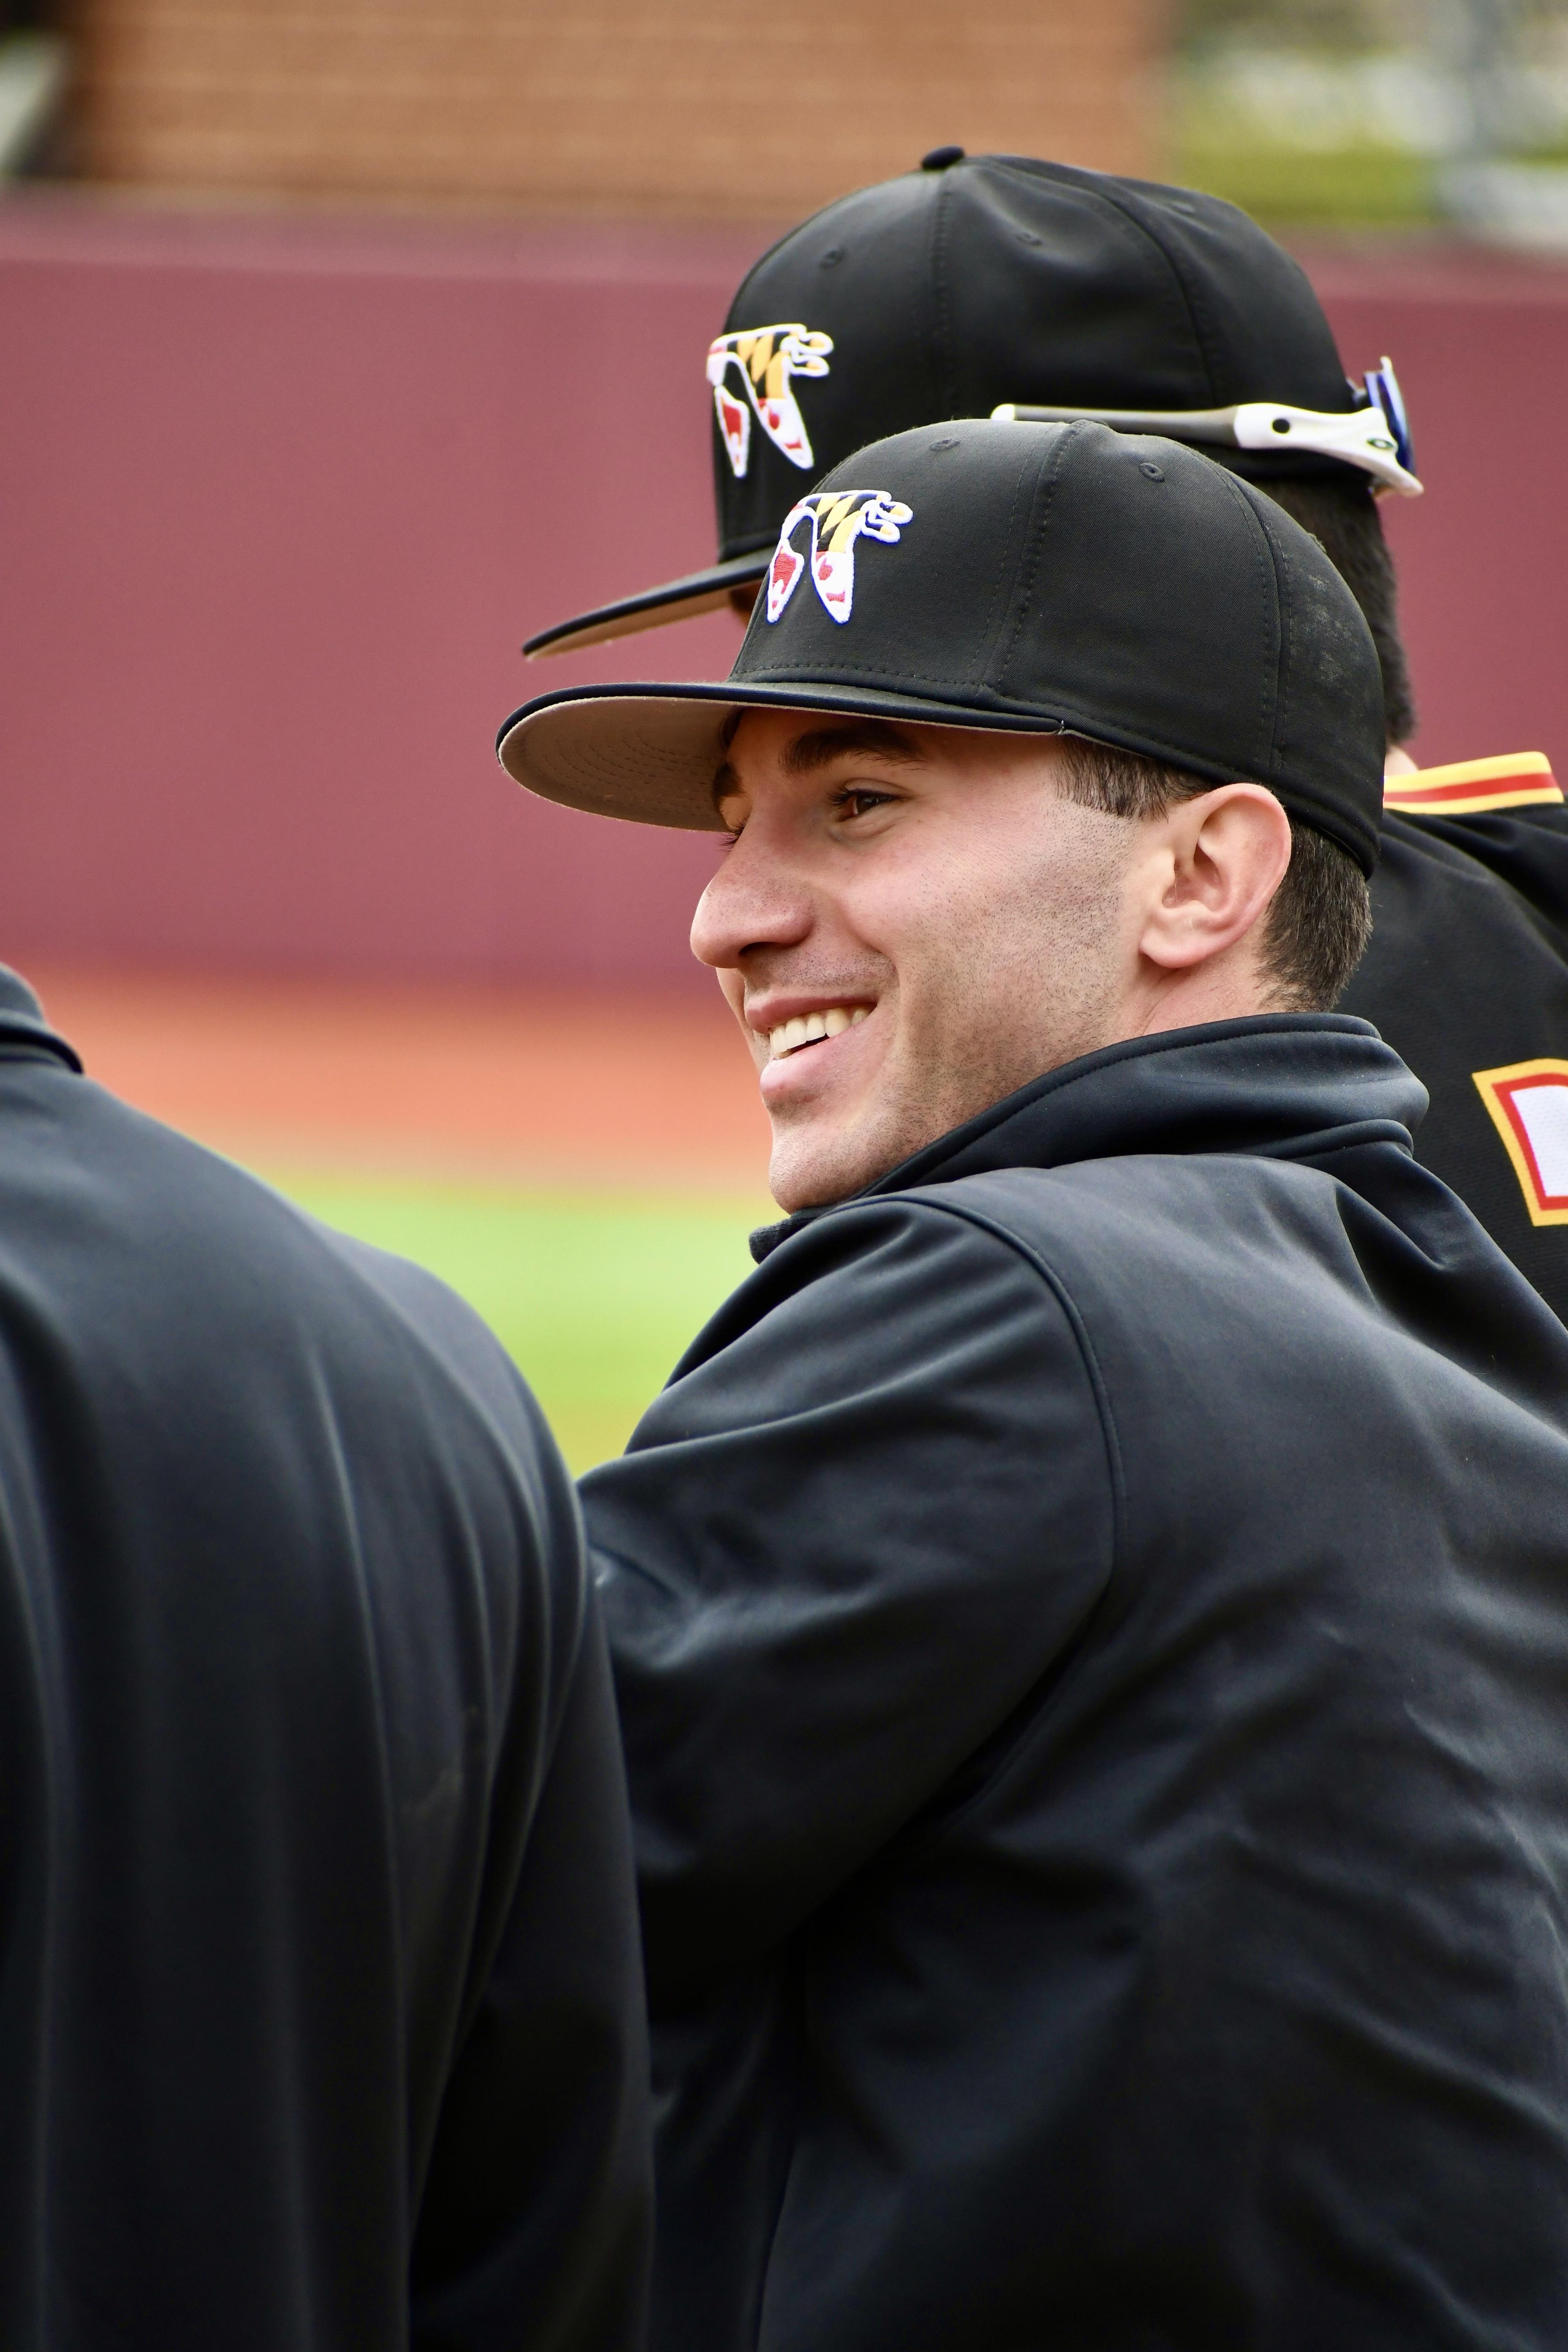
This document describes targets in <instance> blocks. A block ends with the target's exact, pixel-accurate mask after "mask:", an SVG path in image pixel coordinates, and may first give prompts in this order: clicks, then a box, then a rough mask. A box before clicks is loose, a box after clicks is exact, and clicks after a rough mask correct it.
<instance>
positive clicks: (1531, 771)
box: [1383, 751, 1563, 816]
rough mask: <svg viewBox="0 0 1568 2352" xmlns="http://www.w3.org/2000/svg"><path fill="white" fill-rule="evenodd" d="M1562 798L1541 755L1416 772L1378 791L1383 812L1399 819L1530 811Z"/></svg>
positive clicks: (1459, 763)
mask: <svg viewBox="0 0 1568 2352" xmlns="http://www.w3.org/2000/svg"><path fill="white" fill-rule="evenodd" d="M1562 798H1563V788H1562V786H1561V785H1560V784H1559V783H1558V782H1557V779H1556V777H1555V776H1554V775H1553V774H1552V763H1551V761H1549V760H1548V759H1547V757H1546V754H1545V752H1544V751H1514V752H1511V753H1510V755H1509V756H1508V757H1507V758H1505V759H1500V760H1458V761H1455V762H1454V763H1453V765H1452V766H1451V767H1447V768H1417V769H1416V770H1415V772H1414V773H1413V774H1410V775H1405V776H1387V777H1385V778H1384V785H1383V805H1384V808H1385V809H1397V810H1398V811H1399V813H1400V814H1401V815H1403V816H1484V815H1485V814H1487V813H1488V812H1489V810H1492V809H1511V808H1531V807H1534V806H1537V805H1538V804H1540V803H1542V802H1546V801H1556V802H1561V800H1562Z"/></svg>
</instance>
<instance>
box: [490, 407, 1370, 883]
mask: <svg viewBox="0 0 1568 2352" xmlns="http://www.w3.org/2000/svg"><path fill="white" fill-rule="evenodd" d="M757 708H763V709H796V710H820V711H828V712H834V713H844V714H848V715H853V716H855V717H858V718H878V719H893V720H902V721H906V722H910V721H912V722H915V723H926V724H937V725H942V726H948V727H964V728H981V729H998V730H1006V731H1008V732H1012V733H1026V734H1043V733H1057V734H1073V735H1078V736H1084V737H1088V738H1089V739H1090V740H1094V741H1099V742H1103V743H1110V744H1117V745H1120V746H1121V748H1122V749H1124V750H1126V751H1138V752H1142V753H1143V754H1145V755H1146V756H1147V757H1149V758H1152V759H1155V760H1159V761H1163V762H1165V763H1167V764H1169V765H1171V766H1173V767H1178V768H1182V769H1184V770H1186V771H1188V772H1191V773H1193V774H1194V775H1198V776H1203V777H1206V778H1208V779H1210V780H1212V781H1213V782H1215V783H1228V782H1237V781H1248V782H1255V783H1259V784H1264V785H1267V786H1268V789H1269V790H1270V791H1271V792H1273V793H1276V794H1277V795H1278V797H1279V800H1280V801H1281V802H1282V803H1283V804H1284V806H1285V807H1286V808H1287V809H1288V810H1289V812H1290V814H1292V815H1295V816H1299V817H1301V818H1303V819H1304V820H1305V821H1306V822H1307V823H1308V824H1312V825H1315V826H1316V827H1317V828H1318V829H1319V830H1320V831H1321V832H1322V833H1325V834H1327V835H1329V836H1330V837H1331V839H1333V840H1335V841H1337V842H1340V843H1341V844H1342V845H1343V846H1344V847H1345V848H1346V849H1348V850H1349V851H1350V853H1351V855H1352V856H1353V857H1354V858H1355V860H1356V862H1357V863H1358V865H1360V866H1362V868H1363V871H1364V872H1366V873H1369V874H1370V872H1371V871H1372V868H1373V865H1374V864H1375V862H1376V858H1377V850H1378V827H1379V821H1380V818H1381V814H1382V808H1383V751H1384V719H1383V680H1382V674H1381V671H1380V669H1379V667H1378V658H1377V653H1376V650H1375V648H1374V646H1373V641H1372V637H1371V635H1370V634H1369V632H1368V629H1367V625H1366V623H1365V622H1364V620H1363V618H1362V615H1361V612H1360V609H1359V607H1358V606H1357V604H1356V602H1355V599H1354V598H1353V597H1352V594H1351V592H1350V590H1349V589H1348V588H1347V587H1346V586H1345V584H1344V583H1343V581H1342V579H1341V578H1340V576H1339V573H1338V572H1336V571H1335V570H1334V568H1333V566H1332V565H1331V563H1330V562H1329V560H1328V557H1327V556H1326V555H1325V554H1324V553H1323V551H1322V549H1321V547H1320V546H1319V544H1318V542H1317V541H1316V540H1315V539H1312V538H1311V537H1310V536H1309V534H1308V533H1307V532H1306V531H1304V530H1301V529H1300V527H1299V525H1297V524H1296V523H1294V522H1292V521H1291V520H1290V518H1289V515H1287V514H1286V513H1285V512H1284V510H1283V509H1281V508H1279V507H1277V506H1276V505H1275V504H1274V502H1273V500H1272V499H1269V498H1268V497H1266V496H1265V495H1264V494H1263V493H1262V492H1261V491H1259V490H1258V489H1257V488H1254V487H1253V486H1252V485H1251V484H1250V483H1248V482H1247V481H1244V480H1242V479H1241V478H1239V477H1238V476H1237V475H1235V474H1233V473H1231V472H1229V471H1227V470H1226V469H1225V468H1224V467H1219V466H1215V465H1213V464H1212V463H1211V462H1210V461H1209V460H1208V459H1207V458H1206V457H1199V456H1198V455H1197V454H1196V453H1195V452H1194V450H1191V449H1188V448H1184V447H1182V446H1179V445H1178V444H1176V443H1174V442H1172V441H1164V440H1157V439H1154V438H1152V437H1151V436H1138V435H1131V434H1122V433H1119V432H1113V431H1111V430H1110V429H1109V428H1108V427H1106V426H1105V425H1092V424H1073V425H1018V424H1003V423H994V422H992V421H990V420H989V419H977V420H975V421H973V422H971V423H965V424H957V425H951V426H949V427H947V428H945V429H933V428H932V427H931V425H923V426H921V427H920V428H919V429H918V430H916V431H914V432H909V433H900V434H897V435H895V436H893V437H892V438H891V439H890V440H886V441H878V442H875V443H873V445H872V446H870V447H869V448H868V449H861V450H858V451H857V452H856V454H855V455H854V456H853V457H850V458H849V459H848V460H847V462H846V463H845V464H843V465H841V466H837V467H834V468H833V469H832V471H831V472H830V473H829V474H828V475H827V477H826V479H825V480H824V481H823V482H822V483H820V484H819V485H818V486H817V488H816V489H814V490H813V491H811V492H810V493H808V494H807V495H806V496H805V497H804V498H802V499H798V500H797V501H796V502H795V505H794V506H793V507H792V508H791V509H790V512H789V514H788V516H787V517H786V519H785V521H784V529H783V530H782V532H781V533H780V535H779V538H778V541H777V544H776V546H775V548H774V550H773V556H772V559H771V562H770V563H769V565H768V571H767V590H766V593H765V594H764V595H762V596H759V598H758V600H757V604H756V609H755V611H754V612H753V614H752V620H751V625H750V627H749V628H748V629H747V632H746V636H745V641H744V643H743V644H742V647H741V652H740V656H739V658H738V659H737V661H736V663H735V667H734V668H733V669H732V670H731V673H730V677H729V678H728V680H726V681H724V682H722V683H720V682H712V683H708V684H693V685H684V686H682V685H642V686H603V687H592V688H579V689H575V690H568V691H566V692H563V693H557V694H547V695H542V696H541V697H539V698H537V699H536V700H534V701H532V702H529V703H525V704H524V705H523V707H522V709H521V710H518V711H514V712H513V714H512V716H511V717H510V719H508V720H507V722H506V724H505V725H504V727H502V729H501V730H500V736H499V738H498V739H497V745H496V749H497V751H498V753H499V754H500V761H501V764H502V766H503V767H504V768H505V769H506V770H507V772H508V773H509V774H510V775H511V776H512V777H514V778H515V779H516V781H517V782H519V783H520V784H523V785H525V786H526V787H527V789H528V790H529V791H530V792H533V793H540V794H541V795H542V797H543V798H544V799H546V800H552V801H558V802H561V803H564V804H565V805H566V806H567V807H569V808H579V809H588V810H592V811H595V812H596V813H597V814H601V815H605V816H616V817H626V818H630V819H632V820H634V821H636V822H637V823H641V824H665V825H678V826H683V827H687V828H689V829H691V830H694V831H699V832H701V831H721V830H722V826H721V820H720V818H719V815H718V813H717V811H716V810H715V808H714V806H713V801H712V784H713V777H714V773H715V771H716V770H717V768H718V767H719V765H720V762H721V760H722V758H723V756H724V754H723V748H722V739H721V729H722V727H723V724H724V721H725V719H727V718H728V717H729V716H730V714H731V712H732V711H735V710H743V709H757Z"/></svg>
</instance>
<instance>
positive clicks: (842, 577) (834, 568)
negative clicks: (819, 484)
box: [768, 490, 915, 621]
mask: <svg viewBox="0 0 1568 2352" xmlns="http://www.w3.org/2000/svg"><path fill="white" fill-rule="evenodd" d="M914 519H915V515H914V509H913V508H912V507H907V506H905V505H904V503H903V501H902V500H901V499H893V498H889V496H888V493H887V491H886V490H820V491H818V492H817V494H816V497H815V498H809V499H801V501H800V503H799V505H798V506H793V507H791V509H790V510H789V512H788V514H786V515H785V517H784V529H783V530H781V531H780V533H779V543H778V545H777V547H776V548H775V549H774V550H773V562H772V563H771V564H770V565H769V566H768V618H769V620H770V621H776V620H777V619H778V616H779V614H781V613H782V612H783V611H784V606H785V605H786V604H788V603H789V600H790V598H791V597H792V596H793V595H794V594H795V589H796V588H797V586H798V585H799V583H800V575H801V573H802V572H804V571H805V569H806V566H807V564H808V563H809V565H810V567H811V577H812V581H813V583H814V585H815V586H816V593H817V594H818V595H819V596H820V597H821V599H822V605H823V610H824V611H825V612H826V613H828V614H831V616H832V618H833V619H834V620H836V621H847V619H848V618H849V615H850V613H851V611H852V610H853V608H854V604H855V542H856V541H857V540H858V539H879V540H880V541H881V542H882V544H883V546H884V547H893V546H896V545H897V543H898V541H899V538H900V534H901V532H902V530H903V527H904V525H905V523H907V522H913V520H914ZM803 522H804V523H809V524H810V526H811V552H810V554H809V555H802V554H801V552H800V551H799V549H798V548H797V547H796V546H795V533H796V531H797V530H799V529H800V527H801V524H802V523H803Z"/></svg>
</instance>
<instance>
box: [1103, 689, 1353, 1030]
mask: <svg viewBox="0 0 1568 2352" xmlns="http://www.w3.org/2000/svg"><path fill="white" fill-rule="evenodd" d="M1062 749H1063V751H1065V753H1066V754H1067V760H1066V773H1065V776H1064V779H1063V783H1064V788H1065V790H1066V793H1067V796H1068V799H1069V800H1072V801H1077V802H1078V803H1079V806H1080V807H1083V808H1092V809H1100V810H1101V811H1103V813H1104V814H1106V815H1107V816H1124V817H1152V816H1163V815H1164V814H1165V811H1166V810H1167V809H1169V808H1173V807H1175V806H1176V805H1177V804H1178V803H1180V802H1182V801H1189V800H1194V799H1195V798H1196V797H1197V795H1198V794H1199V793H1212V792H1213V791H1214V789H1215V787H1214V785H1213V783H1212V782H1209V781H1208V780H1207V779H1205V777H1202V776H1194V775H1190V774H1189V773H1188V772H1187V771H1186V770H1185V769H1184V768H1167V767H1164V766H1163V765H1162V764H1161V762H1160V761H1158V760H1147V759H1143V758H1142V757H1141V756H1140V755H1139V754H1138V753H1137V752H1135V751H1118V750H1117V749H1116V747H1115V746H1114V745H1113V744H1110V743H1090V742H1088V741H1086V740H1084V739H1083V738H1082V737H1081V736H1075V735H1068V736H1064V737H1063V738H1062ZM1371 937H1372V893H1371V892H1370V890H1369V889H1368V888H1367V885H1366V877H1365V875H1364V874H1363V872H1362V870H1361V867H1360V866H1358V865H1357V864H1356V862H1355V859H1354V858H1353V857H1352V856H1351V854H1350V852H1349V850H1348V849H1342V848H1341V847H1340V845H1339V843H1338V842H1337V841H1331V840H1330V839H1329V836H1328V835H1327V834H1326V833H1320V832H1319V831H1318V829H1317V827H1316V826H1315V825H1310V824H1303V823H1302V821H1301V819H1300V817H1294V816H1293V817H1291V819H1290V863H1289V866H1287V868H1286V869H1285V876H1284V879H1283V880H1282V881H1281V883H1280V885H1279V889H1278V890H1276V892H1275V893H1274V900H1273V904H1272V905H1271V906H1270V908H1269V909H1268V915H1267V916H1266V917H1265V919H1264V928H1263V938H1262V947H1263V969H1264V971H1265V972H1266V974H1267V975H1268V979H1269V981H1270V982H1271V983H1272V985H1273V990H1274V1001H1275V1003H1276V1005H1277V1007H1278V1009H1279V1011H1280V1012H1282V1013H1331V1012H1332V1011H1333V1008H1334V1006H1335V1005H1336V1004H1337V1003H1338V1002H1339V1000H1340V998H1341V996H1342V994H1343V993H1344V991H1345V988H1346V986H1347V985H1348V983H1349V981H1350V976H1351V974H1352V971H1354V970H1355V968H1356V966H1357V964H1358V963H1359V962H1360V961H1361V960H1362V957H1363V955H1364V954H1365V952H1366V943H1367V941H1368V940H1369V939H1370V938H1371Z"/></svg>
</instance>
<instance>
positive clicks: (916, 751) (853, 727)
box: [780, 719, 925, 776]
mask: <svg viewBox="0 0 1568 2352" xmlns="http://www.w3.org/2000/svg"><path fill="white" fill-rule="evenodd" d="M856 751H871V752H874V753H875V754H876V755H877V757H878V758H879V759H881V760H897V761H906V762H908V763H909V764H910V765H911V766H912V765H913V764H915V763H916V762H918V761H922V760H923V759H924V758H925V753H924V752H923V751H921V748H920V746H919V744H918V743H916V742H914V741H912V740H910V737H909V736H908V735H907V734H906V733H905V732H904V730H903V729H902V728H900V727H894V726H891V725H890V724H889V722H888V720H887V719H850V720H848V721H847V723H846V724H845V725H843V726H841V727H814V728H813V729H812V730H811V731H810V732H809V734H805V735H797V736H796V737H795V741H794V742H793V743H791V744H790V745H789V747H788V749H787V750H786V751H785V752H784V757H783V760H782V761H781V762H780V764H781V766H782V767H783V769H784V773H785V774H786V775H788V776H809V775H812V774H814V773H815V772H816V770H817V769H818V768H826V767H830V766H831V765H832V763H833V761H835V760H840V759H844V758H847V757H848V756H849V755H851V754H853V753H854V752H856Z"/></svg>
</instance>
